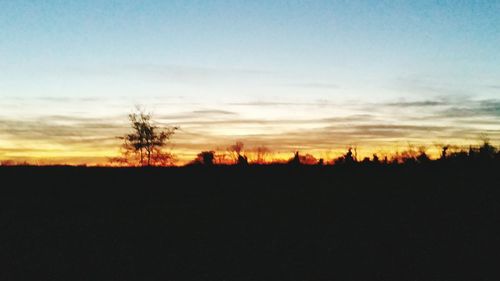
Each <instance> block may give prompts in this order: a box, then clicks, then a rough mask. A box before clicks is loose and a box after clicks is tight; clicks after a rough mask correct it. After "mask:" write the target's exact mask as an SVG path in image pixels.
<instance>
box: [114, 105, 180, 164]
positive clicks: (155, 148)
mask: <svg viewBox="0 0 500 281" xmlns="http://www.w3.org/2000/svg"><path fill="white" fill-rule="evenodd" d="M129 120H130V126H131V128H132V132H131V133H130V134H126V135H125V136H123V137H119V138H120V139H122V140H123V147H122V148H123V151H122V154H123V157H122V158H121V160H119V159H113V160H115V162H122V163H127V164H131V160H132V162H137V163H138V164H139V165H140V166H152V165H168V164H171V163H172V161H173V155H172V154H171V153H168V152H164V151H163V148H164V147H165V145H166V144H167V142H168V140H170V138H171V137H172V135H173V134H174V133H175V131H176V130H178V129H179V128H178V127H164V128H160V127H158V126H156V125H154V124H153V121H152V116H151V114H150V113H146V112H144V110H143V109H141V108H137V110H136V112H133V113H131V114H129ZM134 160H135V161H134Z"/></svg>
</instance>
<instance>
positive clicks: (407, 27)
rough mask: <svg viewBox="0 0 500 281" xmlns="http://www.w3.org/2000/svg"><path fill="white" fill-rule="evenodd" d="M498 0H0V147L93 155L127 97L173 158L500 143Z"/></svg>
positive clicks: (63, 156)
mask: <svg viewBox="0 0 500 281" xmlns="http://www.w3.org/2000/svg"><path fill="white" fill-rule="evenodd" d="M499 46H500V1H461V0H453V1H423V0H422V1H397V0H394V1H160V0H154V1H153V0H150V1H131V0H130V1H127V0H122V1H91V0H88V1H70V0H65V1H62V0H60V1H55V0H45V1H23V0H16V1H8V0H0V98H1V99H0V160H2V159H3V160H5V159H14V160H30V161H34V162H37V161H38V162H43V163H98V162H103V161H106V159H107V157H110V156H113V155H115V154H116V153H117V151H118V149H117V147H118V146H119V142H118V140H117V139H116V138H115V136H117V135H122V134H124V133H125V132H127V114H128V113H129V112H130V111H131V110H132V109H133V108H134V106H135V105H137V104H140V105H143V106H145V107H146V108H148V109H149V110H151V111H152V112H153V113H154V115H155V116H156V119H157V120H158V122H159V123H160V124H172V125H180V126H181V128H182V130H181V131H179V132H178V134H176V135H175V137H174V139H173V148H172V149H173V150H174V151H175V152H176V153H177V154H178V155H179V158H180V159H181V160H187V159H192V158H193V157H194V156H195V155H196V154H197V152H199V151H201V150H207V149H216V148H224V147H226V146H228V145H229V144H230V143H234V142H235V141H236V140H242V141H244V142H245V143H246V145H247V147H254V146H258V145H266V146H268V147H270V148H271V149H272V150H273V151H276V152H281V153H290V152H292V151H294V150H297V149H299V150H302V151H307V152H311V153H315V154H317V155H318V156H320V157H326V156H328V155H330V154H331V153H333V154H335V152H336V151H341V150H345V148H346V147H347V146H349V145H357V146H358V147H359V148H360V151H361V152H363V151H364V153H365V154H369V153H372V152H377V151H388V150H394V151H395V150H397V149H400V148H402V147H403V146H407V145H408V144H414V145H419V144H426V145H428V146H433V145H436V144H444V143H448V144H457V145H460V144H475V143H477V142H478V141H479V140H480V138H482V137H487V138H489V139H490V140H491V141H492V142H493V143H494V144H498V143H499V141H500V51H499V48H500V47H499Z"/></svg>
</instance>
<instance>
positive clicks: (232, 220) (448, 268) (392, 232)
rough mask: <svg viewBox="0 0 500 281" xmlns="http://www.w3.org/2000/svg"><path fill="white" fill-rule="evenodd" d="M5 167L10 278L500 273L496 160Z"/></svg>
mask: <svg viewBox="0 0 500 281" xmlns="http://www.w3.org/2000/svg"><path fill="white" fill-rule="evenodd" d="M0 177H1V182H2V184H1V189H0V195H1V196H0V280H65V281H77V280H210V281H216V280H259V281H262V280H363V281H366V280H398V281H404V280H500V267H499V265H500V167H499V166H498V165H484V166H482V167H481V166H478V165H469V166H468V167H466V166H456V167H451V166H447V167H442V166H439V165H437V164H433V165H425V166H417V167H351V168H349V167H337V168H335V167H333V168H332V167H303V168H298V167H247V168H244V169H238V168H236V167H226V168H211V169H210V168H207V169H203V168H195V167H191V168H180V169H97V168H22V167H17V168H0Z"/></svg>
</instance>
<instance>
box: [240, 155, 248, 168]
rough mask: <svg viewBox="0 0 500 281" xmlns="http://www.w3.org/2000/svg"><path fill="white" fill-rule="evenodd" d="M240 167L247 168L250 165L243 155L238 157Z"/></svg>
mask: <svg viewBox="0 0 500 281" xmlns="http://www.w3.org/2000/svg"><path fill="white" fill-rule="evenodd" d="M237 164H238V165H241V166H246V165H248V158H247V157H246V156H243V155H238V163H237Z"/></svg>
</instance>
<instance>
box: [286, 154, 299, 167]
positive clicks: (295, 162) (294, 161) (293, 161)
mask: <svg viewBox="0 0 500 281" xmlns="http://www.w3.org/2000/svg"><path fill="white" fill-rule="evenodd" d="M288 164H290V165H297V166H298V165H300V156H299V152H298V151H296V152H295V155H294V156H293V158H292V159H290V161H288Z"/></svg>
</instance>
